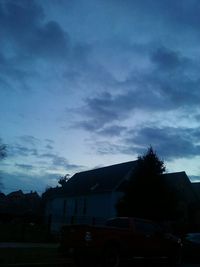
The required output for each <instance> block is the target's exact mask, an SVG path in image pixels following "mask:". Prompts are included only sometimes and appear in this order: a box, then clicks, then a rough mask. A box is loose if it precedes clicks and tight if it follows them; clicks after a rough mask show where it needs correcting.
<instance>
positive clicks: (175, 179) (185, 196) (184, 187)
mask: <svg viewBox="0 0 200 267" xmlns="http://www.w3.org/2000/svg"><path fill="white" fill-rule="evenodd" d="M162 176H163V178H164V179H165V181H166V183H167V184H168V185H169V186H170V187H171V188H172V189H173V190H174V191H175V192H176V193H177V195H178V196H179V197H180V199H182V200H184V201H188V202H190V203H192V202H195V201H196V194H195V191H194V189H193V186H192V183H191V182H190V179H189V178H188V176H187V174H186V173H185V172H184V171H182V172H174V173H166V174H163V175H162Z"/></svg>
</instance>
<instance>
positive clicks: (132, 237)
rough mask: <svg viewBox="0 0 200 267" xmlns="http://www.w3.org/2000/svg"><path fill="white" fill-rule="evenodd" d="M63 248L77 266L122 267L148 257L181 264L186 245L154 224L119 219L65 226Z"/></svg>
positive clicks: (140, 220) (139, 220) (134, 219)
mask: <svg viewBox="0 0 200 267" xmlns="http://www.w3.org/2000/svg"><path fill="white" fill-rule="evenodd" d="M60 248H61V251H62V252H63V253H66V254H68V255H72V256H73V258H74V261H75V264H76V265H77V266H95V265H98V266H104V267H118V266H119V264H120V262H121V261H124V260H125V261H126V260H133V259H144V258H148V259H149V258H153V259H166V260H168V261H169V262H170V263H172V264H178V263H180V260H181V248H182V243H181V240H180V239H179V238H178V237H176V236H174V235H172V234H170V233H165V232H164V231H163V229H162V227H161V226H160V225H158V224H156V223H155V222H153V221H149V220H144V219H139V218H127V217H116V218H113V219H109V220H107V222H106V224H105V226H92V225H65V226H63V228H62V231H61V244H60Z"/></svg>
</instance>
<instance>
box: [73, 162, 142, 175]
mask: <svg viewBox="0 0 200 267" xmlns="http://www.w3.org/2000/svg"><path fill="white" fill-rule="evenodd" d="M133 162H137V160H130V161H125V162H122V163H116V164H113V165H107V166H103V167H100V168H94V169H89V170H86V171H81V172H76V173H75V174H79V173H84V172H91V171H96V170H100V169H105V168H111V167H114V166H117V165H118V166H119V165H123V164H128V163H133Z"/></svg>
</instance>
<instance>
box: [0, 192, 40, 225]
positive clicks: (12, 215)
mask: <svg viewBox="0 0 200 267" xmlns="http://www.w3.org/2000/svg"><path fill="white" fill-rule="evenodd" d="M41 217H42V200H41V197H40V196H39V195H38V194H37V192H30V193H27V194H24V193H23V192H22V190H18V191H14V192H11V193H9V194H8V195H4V194H2V193H1V194H0V222H3V221H7V222H9V221H15V220H16V219H17V220H22V221H29V222H36V221H39V220H40V221H41Z"/></svg>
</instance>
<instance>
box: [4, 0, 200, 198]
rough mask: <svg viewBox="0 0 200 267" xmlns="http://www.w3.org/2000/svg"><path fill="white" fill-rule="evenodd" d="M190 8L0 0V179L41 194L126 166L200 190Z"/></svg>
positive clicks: (197, 19)
mask: <svg viewBox="0 0 200 267" xmlns="http://www.w3.org/2000/svg"><path fill="white" fill-rule="evenodd" d="M199 14H200V1H199V0H190V1H188V0H152V1H151V0H35V1H33V0H11V1H10V0H0V140H1V143H3V144H7V150H8V151H7V158H6V159H4V160H2V161H0V169H1V172H0V176H1V181H2V183H3V187H1V188H0V189H1V190H2V191H3V192H5V193H8V192H10V191H14V190H18V189H22V190H24V192H27V191H30V190H36V191H38V193H42V192H43V191H44V190H45V188H46V187H48V186H55V185H57V181H58V178H59V177H60V176H62V175H65V174H70V175H73V174H74V173H76V172H77V171H83V170H88V169H92V168H96V167H100V166H107V165H111V164H116V163H121V162H125V161H131V160H135V159H137V156H138V155H141V154H143V153H144V152H145V151H146V149H147V147H149V146H150V145H152V146H153V148H154V149H155V150H156V152H157V154H158V156H159V157H160V158H161V159H162V160H164V162H165V164H166V167H167V171H168V172H175V171H185V172H186V173H187V175H188V176H189V177H190V179H191V181H197V180H198V179H200V128H199V126H200V28H199V25H200V16H199Z"/></svg>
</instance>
